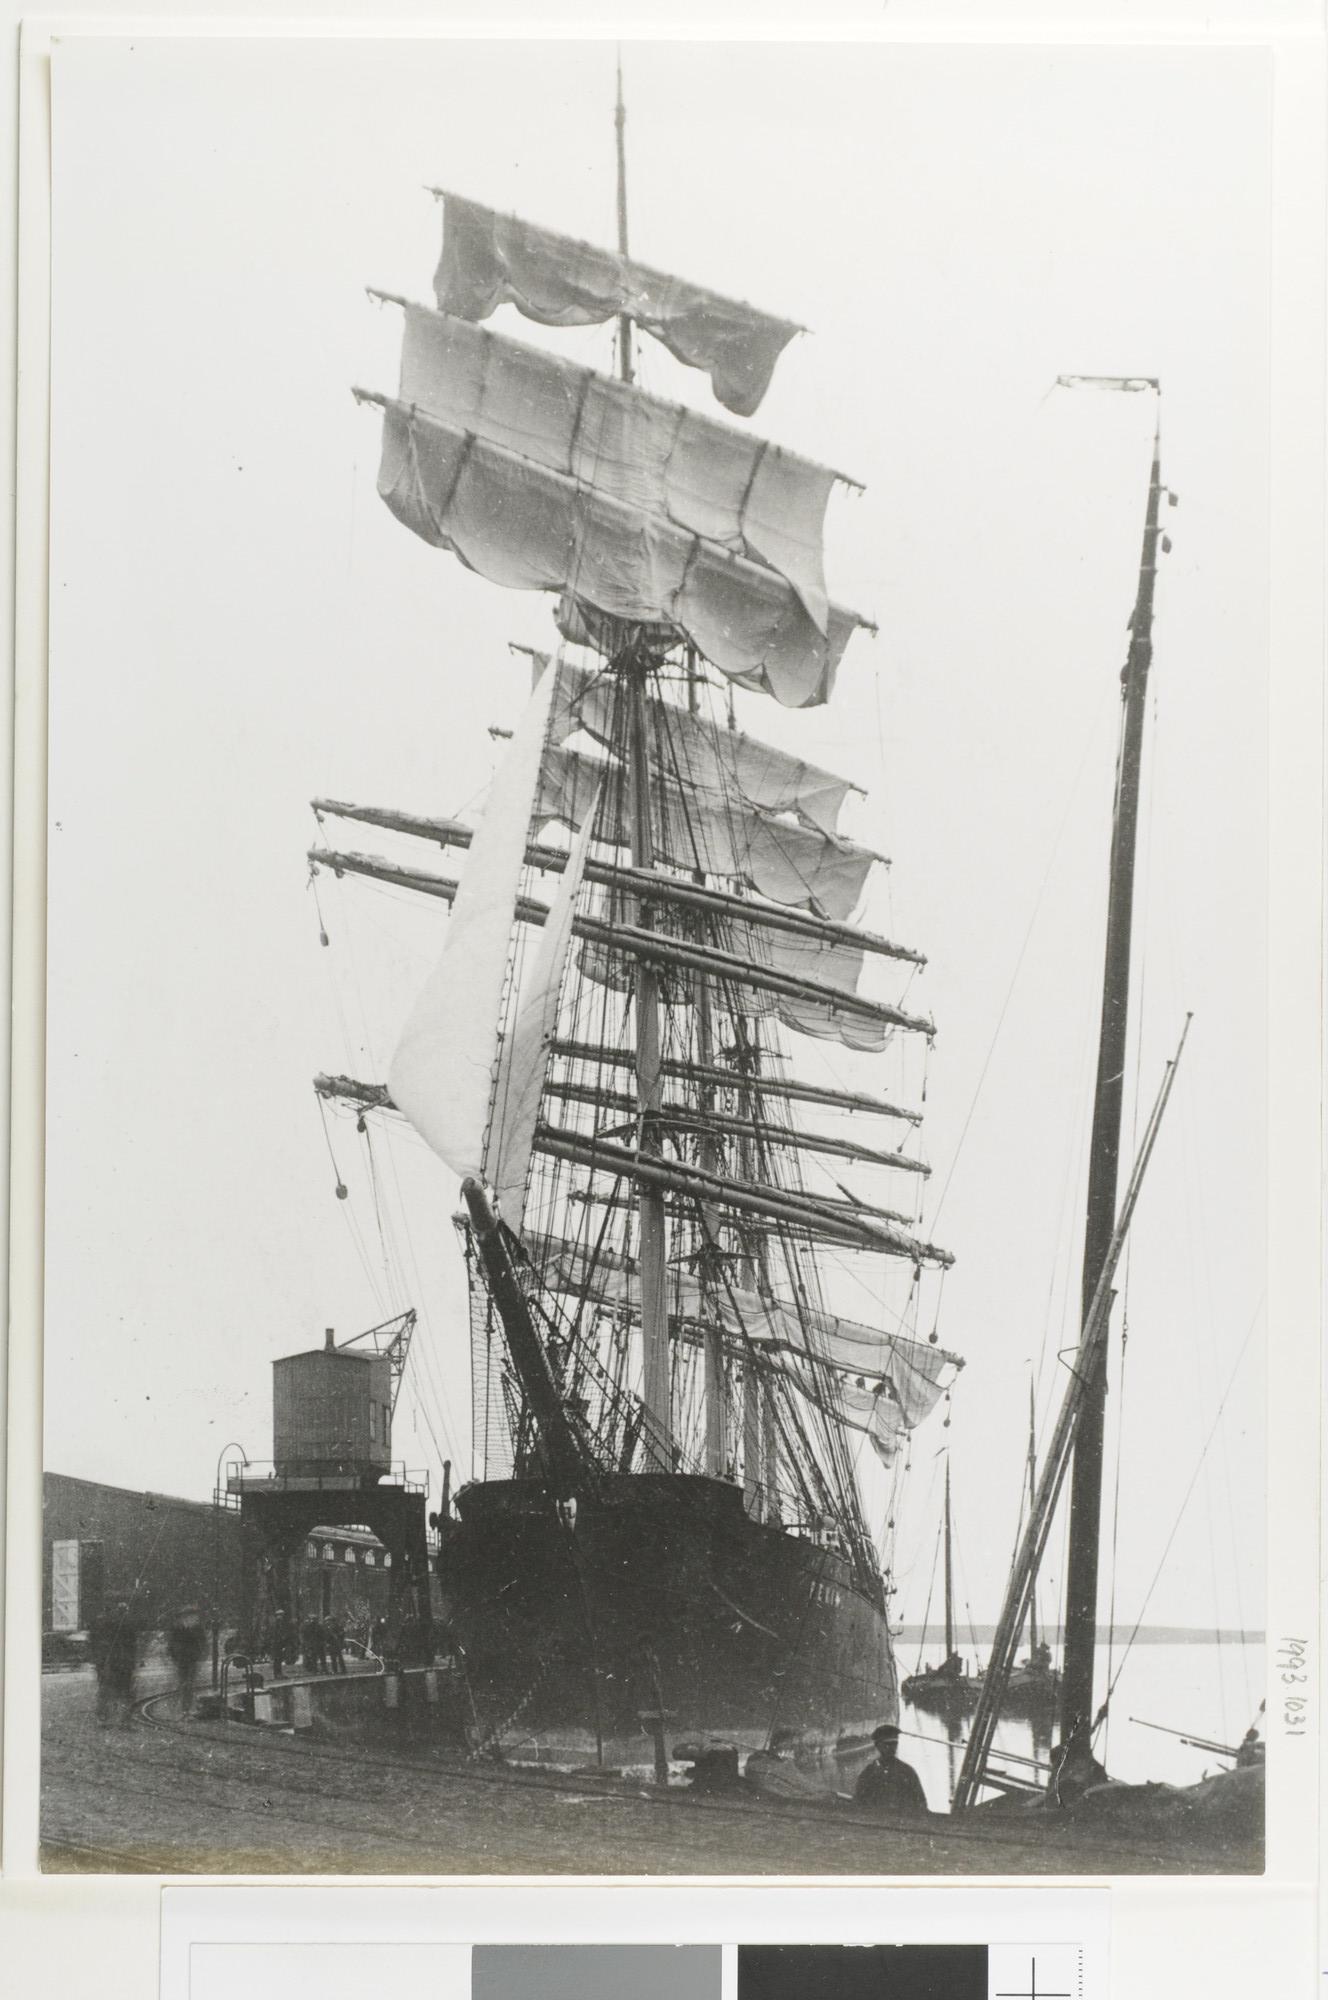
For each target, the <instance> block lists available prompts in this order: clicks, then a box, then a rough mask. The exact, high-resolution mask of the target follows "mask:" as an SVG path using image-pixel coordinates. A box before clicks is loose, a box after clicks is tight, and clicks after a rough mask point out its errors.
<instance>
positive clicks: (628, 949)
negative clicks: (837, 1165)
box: [309, 818, 933, 1054]
mask: <svg viewBox="0 0 1328 2000" xmlns="http://www.w3.org/2000/svg"><path fill="white" fill-rule="evenodd" d="M591 825H593V821H592V820H591V819H589V818H588V819H587V820H586V822H585V827H589V826H591ZM585 827H583V832H584V830H585ZM539 851H541V850H538V849H537V850H536V852H539ZM529 853H530V850H527V858H529ZM561 859H562V861H563V863H564V866H565V865H566V859H567V857H566V855H565V854H564V855H563V856H562V857H561ZM309 860H310V862H311V863H312V864H313V866H314V867H315V868H321V867H326V868H330V869H331V870H332V871H333V873H334V874H338V875H342V874H345V875H365V876H368V877H369V878H370V879H371V880H376V881H380V882H390V883H393V884H395V885H396V886H398V887H400V888H403V889H413V890H418V891H419V892H420V893H421V894H423V895H428V896H435V897H437V898H439V900H441V901H443V902H448V903H450V902H453V901H455V899H456V895H457V890H458V888H459V884H458V882H457V880H456V878H455V877H454V876H448V875H434V874H431V873H428V872H426V871H425V870H423V869H418V868H403V867H399V866H398V865H396V864H395V863H393V862H389V861H383V860H380V859H379V858H378V857H377V856H374V855H369V854H353V853H347V852H342V851H337V850H334V849H330V848H320V847H315V848H311V849H310V851H309ZM585 867H586V872H587V873H589V864H585ZM633 879H635V878H633ZM515 914H516V920H517V921H518V922H519V923H528V924H544V923H546V922H547V921H548V917H549V905H548V904H547V903H545V902H542V901H541V900H540V899H539V898H538V897H535V896H520V897H518V899H517V902H516V907H515ZM572 929H573V932H574V933H575V934H577V935H579V936H581V937H582V938H584V939H586V940H587V942H586V944H585V945H584V946H583V949H582V952H581V954H580V959H579V963H580V965H581V969H582V971H583V972H584V973H585V975H586V976H587V977H588V978H589V979H591V980H593V981H594V982H595V983H596V984H597V985H600V986H607V987H610V988H612V989H614V990H615V991H626V990H627V988H628V986H629V985H630V983H631V974H630V968H629V966H628V965H627V964H624V962H623V957H622V954H626V955H627V957H628V958H629V959H630V958H631V957H632V956H634V955H635V956H640V955H643V954H645V955H648V953H649V951H651V950H653V951H654V952H655V953H656V954H657V955H658V956H659V957H660V958H662V959H665V960H669V959H671V960H672V962H673V963H675V964H678V965H681V966H683V967H684V968H685V969H686V970H688V971H690V972H693V973H700V974H701V975H702V976H703V977H704V976H705V975H706V974H707V973H708V974H709V975H710V976H711V977H713V978H716V979H724V978H727V979H728V980H730V981H737V982H738V983H739V984H740V985H742V986H743V987H745V988H748V989H750V998H749V1007H750V1011H751V1013H753V1014H754V1015H756V1014H759V1015H774V1016H775V1017H776V1018H778V1019H779V1020H781V1021H783V1022H784V1024H785V1025H786V1026H787V1027H790V1028H793V1029H796V1030H797V1032H798V1033H800V1034H804V1035H811V1036H813V1037H815V1038H816V1039H817V1040H821V1041H839V1042H842V1043H843V1045H844V1046H845V1047H846V1048H851V1049H856V1050H858V1051H860V1052H863V1053H868V1054H870V1053H879V1052H880V1051H881V1050H882V1049H884V1048H885V1047H886V1045H887V1043H888V1041H889V1039H890V1034H891V1031H892V1030H893V1029H895V1028H906V1029H909V1030H911V1031H914V1032H917V1033H921V1034H926V1035H928V1036H930V1035H931V1033H932V1032H933V1030H932V1025H931V1022H930V1021H928V1020H925V1019H924V1018H923V1017H921V1016H918V1015H913V1014H909V1013H907V1012H905V1011H904V1010H903V1009H901V1008H895V1007H891V1006H890V1005H889V1004H888V1003H886V1002H878V1001H873V1000H870V999H866V998H864V997H862V996H860V995H858V993H857V983H858V979H859V976H860V974H861V971H862V964H863V953H862V951H861V949H860V948H859V947H856V946H852V945H846V944H844V943H842V942H841V941H839V940H838V939H836V938H830V939H821V940H816V939H815V938H811V939H808V938H803V937H800V936H798V935H796V934H791V933H789V932H787V931H785V932H780V931H778V930H774V931H769V930H764V929H762V927H761V926H760V925H759V924H753V923H751V922H749V921H748V920H747V919H745V918H743V917H737V918H735V919H732V920H730V922H729V925H728V932H729V943H728V945H727V946H726V947H725V948H723V949H721V948H719V947H715V946H709V945H703V944H697V943H695V942H688V941H685V940H684V941H681V942H677V941H674V940H673V939H672V937H671V934H670V933H669V932H667V931H661V932H658V933H655V934H653V937H652V938H651V939H650V940H649V942H648V943H647V941H646V939H645V934H643V933H640V932H638V931H636V930H634V929H633V927H631V926H614V925H612V924H608V923H605V922H602V921H598V920H596V919H594V918H591V917H580V916H574V917H573V920H572ZM771 975H773V976H771ZM795 981H796V982H798V984H797V985H796V986H795V985H794V984H793V982H795Z"/></svg>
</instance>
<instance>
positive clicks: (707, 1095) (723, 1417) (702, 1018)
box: [619, 70, 728, 1479]
mask: <svg viewBox="0 0 1328 2000" xmlns="http://www.w3.org/2000/svg"><path fill="white" fill-rule="evenodd" d="M619 75H620V77H621V70H620V71H619ZM698 678H699V676H698V668H697V664H696V652H695V649H694V648H693V647H691V646H689V647H688V648H687V708H688V712H689V713H690V714H691V715H693V716H695V715H696V714H697V713H698V712H699V709H700V701H699V698H698V686H697V682H698ZM693 879H694V880H695V881H696V882H697V883H698V884H699V885H700V886H702V887H704V885H705V872H704V870H702V869H699V868H698V869H696V870H695V871H694V878H693ZM696 1053H697V1057H698V1063H697V1068H696V1076H697V1080H698V1084H699V1088H700V1104H701V1110H702V1113H703V1115H704V1117H705V1118H706V1119H707V1121H709V1120H711V1119H713V1117H714V1112H715V1084H714V1080H713V1077H714V1061H715V1041H714V1023H713V1020H712V1018H711V1000H710V982H709V980H707V979H705V978H702V979H698V981H697V982H696ZM719 1152H720V1148H719V1141H718V1139H717V1137H716V1136H715V1134H714V1130H713V1127H712V1126H711V1125H710V1124H709V1123H707V1125H706V1126H705V1127H704V1128H703V1130H702V1133H701V1142H700V1146H699V1147H698V1157H699V1159H700V1163H701V1165H702V1166H703V1167H704V1168H706V1169H707V1170H708V1171H709V1172H710V1173H714V1172H715V1171H716V1170H717V1169H718V1167H719V1163H720V1160H719ZM700 1215H701V1234H702V1238H703V1241H702V1244H701V1249H700V1256H699V1271H700V1274H701V1277H702V1280H703V1283H704V1285H705V1286H706V1288H707V1289H709V1288H710V1287H711V1286H712V1285H713V1284H714V1281H715V1276H716V1267H717V1265H718V1263H719V1260H720V1258H721V1256H722V1254H723V1253H722V1251H721V1250H720V1248H719V1245H718V1244H717V1242H716V1241H715V1228H714V1223H713V1221H712V1216H713V1211H712V1210H711V1209H709V1208H706V1207H704V1206H703V1207H702V1209H701V1211H700ZM703 1341H704V1347H705V1469H706V1471H707V1473H708V1474H709V1475H710V1477H711V1478H712V1479H722V1478H723V1477H724V1474H725V1471H726V1470H727V1467H726V1464H725V1457H726V1453H727V1448H728V1373H727V1365H726V1360H725V1355H724V1334H723V1329H722V1328H721V1327H720V1325H719V1323H718V1321H717V1320H714V1321H711V1320H707V1322H706V1326H705V1331H704V1334H703Z"/></svg>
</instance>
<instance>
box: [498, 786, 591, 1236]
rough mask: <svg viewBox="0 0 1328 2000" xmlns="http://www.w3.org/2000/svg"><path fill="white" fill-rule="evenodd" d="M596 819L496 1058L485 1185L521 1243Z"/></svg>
mask: <svg viewBox="0 0 1328 2000" xmlns="http://www.w3.org/2000/svg"><path fill="white" fill-rule="evenodd" d="M594 818H595V816H594V813H593V812H591V813H589V814H588V815H587V817H586V823H585V825H584V827H583V828H582V829H581V832H580V833H579V834H578V835H577V838H576V840H575V842H574V844H573V847H572V852H571V855H570V856H569V858H568V863H567V867H566V869H565V870H564V872H563V878H562V880H561V882H560V883H559V884H558V893H557V895H556V896H555V898H554V900H553V904H552V906H551V908H550V910H549V916H548V921H547V922H546V924H545V926H544V930H543V933H542V935H541V937H540V943H539V950H538V951H537V952H536V954H535V963H534V965H533V966H532V967H531V970H530V976H529V979H528V980H526V981H525V982H523V984H522V988H521V994H520V999H519V1001H518V1003H517V1008H516V1019H515V1022H514V1024H513V1027H512V1030H511V1033H510V1034H509V1035H508V1036H506V1037H505V1039H504V1041H503V1044H502V1048H501V1051H500V1054H499V1061H498V1079H497V1084H496V1087H495V1090H494V1100H493V1119H492V1123H491V1125H490V1129H489V1141H488V1145H487V1146H486V1148H485V1163H484V1164H485V1178H486V1180H487V1181H488V1183H489V1185H490V1186H491V1187H492V1189H493V1191H494V1194H495V1196H496V1198H497V1203H498V1212H499V1214H500V1215H501V1216H502V1217H503V1220H504V1221H505V1222H506V1223H507V1225H508V1227H509V1228H510V1229H512V1230H514V1231H515V1232H516V1233H517V1234H518V1235H520V1233H521V1222H522V1216H523V1212H524V1207H525V1192H526V1176H527V1174H528V1172H529V1169H530V1156H531V1152H532V1150H533V1148H534V1144H535V1127H536V1126H537V1125H538V1123H539V1115H540V1099H541V1097H542V1096H543V1093H544V1085H545V1081H546V1079H547V1076H548V1072H549V1057H550V1055H551V1053H552V1050H553V1042H554V1036H555V1035H556V1033H557V1028H558V1000H559V996H560V995H561V993H562V986H563V979H564V977H565V975H566V972H567V955H568V953H569V951H570V950H571V948H572V924H573V919H574V917H575V915H576V899H577V896H578V895H579V893H580V890H581V878H582V876H583V874H584V873H585V866H586V854H587V852H588V850H589V847H590V837H591V830H592V828H593V826H594Z"/></svg>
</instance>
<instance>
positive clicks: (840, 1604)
mask: <svg viewBox="0 0 1328 2000" xmlns="http://www.w3.org/2000/svg"><path fill="white" fill-rule="evenodd" d="M457 1507H458V1513H459V1515H460V1520H459V1522H455V1523H453V1524H452V1525H451V1526H450V1528H449V1531H448V1535H447V1540H446V1544H445V1547H444V1551H443V1557H442V1584H443V1589H442V1595H443V1607H444V1615H445V1617H446V1619H447V1621H448V1624H449V1626H450V1632H451V1637H452V1639H453V1641H454V1642H455V1643H456V1644H458V1645H459V1646H460V1648H461V1653H462V1658H463V1662H464V1669H465V1676H466V1680H467V1683H468V1698H469V1700H470V1702H471V1704H472V1727H473V1729H474V1730H475V1732H476V1733H477V1734H478V1735H479V1736H480V1738H481V1740H485V1739H489V1740H493V1741H496V1742H501V1744H502V1746H503V1747H504V1749H505V1750H506V1751H507V1752H508V1753H509V1754H512V1755H521V1754H526V1755H537V1756H544V1757H550V1758H558V1757H579V1758H584V1757H590V1758H602V1759H603V1761H605V1762H609V1763H614V1764H622V1763H646V1764H648V1763H649V1762H650V1761H651V1758H652V1755H653V1737H652V1731H651V1725H650V1723H649V1722H648V1721H643V1720H642V1718H643V1717H649V1716H650V1715H652V1714H662V1715H663V1717H664V1728H665V1734H666V1741H667V1744H668V1746H669V1747H670V1749H675V1748H683V1747H687V1748H691V1747H695V1746H705V1745H708V1744H711V1745H714V1746H716V1747H719V1746H722V1745H735V1746H737V1747H738V1748H739V1750H740V1751H741V1750H752V1749H759V1748H763V1747H764V1746H765V1745H766V1744H767V1743H768V1741H769V1738H770V1736H771V1734H772V1732H773V1731H776V1730H779V1729H789V1730H795V1731H797V1732H798V1733H799V1735H800V1737H801V1739H802V1740H801V1745H800V1747H799V1750H798V1753H797V1761H798V1764H799V1765H800V1766H801V1767H802V1768H803V1769H804V1770H806V1771H808V1772H809V1773H810V1772H812V1771H819V1772H821V1773H822V1774H823V1775H824V1777H825V1778H826V1779H827V1780H828V1781H829V1782H830V1783H831V1784H843V1783H846V1782H850V1781H851V1779H852V1777H853V1776H854V1775H855V1774H856V1772H857V1771H858V1770H860V1769H861V1768H862V1766H863V1764H864V1763H866V1762H867V1761H868V1759H869V1758H870V1755H871V1744H870V1734H871V1730H872V1729H873V1728H874V1727H875V1726H876V1725H877V1724H878V1723H880V1722H883V1721H894V1720H895V1718H896V1715H897V1712H898V1692H897V1683H896V1677H895V1669H894V1660H893V1656H892V1653H891V1648H890V1637H889V1631H888V1627H887V1624H886V1619H885V1614H884V1612H883V1611H882V1610H881V1609H880V1607H879V1606H878V1605H876V1604H873V1603H872V1602H871V1601H870V1599H869V1598H868V1597H867V1596H865V1595H864V1594H863V1593H862V1591H861V1590H860V1589H858V1588H857V1587H855V1585H854V1583H853V1580H852V1572H851V1568H850V1565H849V1563H848V1562H847V1561H846V1560H845V1559H844V1557H842V1556H841V1555H840V1554H839V1553H838V1552H837V1551H835V1550H832V1549H827V1548H823V1547H821V1546H820V1545H819V1544H818V1543H816V1542H814V1541H811V1540H807V1539H805V1538H803V1537H800V1536H797V1535H794V1534H790V1533H788V1532H786V1531H785V1530H784V1529H782V1528H780V1527H778V1526H773V1525H771V1526H767V1525H763V1524H761V1523H758V1522H755V1521H752V1520H750V1519H749V1518H748V1516H747V1514H746V1512H745V1510H744V1507H743V1501H742V1495H741V1493H740V1492H739V1491H738V1490H737V1489H736V1488H735V1487H733V1486H731V1485H729V1484H727V1483H725V1482H723V1481H720V1480H712V1479H702V1478H693V1477H688V1476H684V1475H681V1474H679V1475H676V1476H673V1477H670V1476H668V1475H658V1476H655V1475H641V1476H634V1477H623V1478H617V1479H609V1480H607V1481H604V1482H601V1484H600V1486H599V1489H598V1491H597V1493H596V1495H595V1497H594V1498H590V1497H582V1498H581V1499H580V1500H579V1501H578V1503H577V1504H576V1507H575V1513H574V1515H573V1514H572V1510H571V1509H570V1508H567V1509H563V1510H561V1511H560V1510H559V1509H558V1508H557V1507H556V1506H555V1505H554V1504H553V1502H552V1501H551V1500H550V1499H549V1497H548V1495H547V1494H546V1492H545V1491H544V1489H543V1488H542V1487H541V1486H539V1485H538V1484H537V1483H536V1482H534V1481H525V1480H513V1481H492V1482H488V1483H486V1484H483V1485H475V1486H471V1487H469V1488H467V1489H466V1490H465V1491H464V1492H463V1493H461V1494H460V1495H459V1496H458V1502H457Z"/></svg>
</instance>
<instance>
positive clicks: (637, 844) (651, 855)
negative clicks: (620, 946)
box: [614, 54, 673, 1465]
mask: <svg viewBox="0 0 1328 2000" xmlns="http://www.w3.org/2000/svg"><path fill="white" fill-rule="evenodd" d="M626 126H627V111H626V107H625V106H624V104H623V90H622V56H621V54H620V55H619V57H618V98H617V105H616V107H615V112H614V132H615V138H616V142H617V143H616V151H617V180H618V251H619V254H620V255H621V256H623V257H625V256H626V255H627V143H626ZM618 377H619V380H620V381H622V382H626V383H629V384H630V383H631V381H632V380H633V370H632V322H631V318H630V316H629V315H628V314H627V313H625V312H624V313H621V314H619V317H618ZM614 664H615V665H616V666H617V667H618V670H619V674H620V685H621V687H622V691H623V695H624V698H625V700H626V703H627V789H628V797H629V810H628V818H629V824H630V830H631V856H632V866H633V868H642V869H653V868H654V865H655V842H654V833H653V829H652V827H651V815H650V744H649V716H650V705H649V701H648V698H647V680H648V677H649V671H650V668H649V660H648V656H647V654H646V652H645V650H644V648H640V649H636V648H633V647H632V646H631V645H630V644H629V645H628V646H627V647H626V648H625V649H624V652H623V654H622V655H620V657H619V659H618V660H617V661H615V663H614ZM636 921H637V923H638V925H639V926H640V928H641V929H642V930H647V931H648V930H652V929H653V928H654V923H655V913H654V910H653V908H652V907H651V905H650V904H649V903H648V902H647V901H646V900H645V899H644V898H641V899H639V900H638V902H637V906H636ZM633 986H634V995H635V1001H636V1095H637V1109H638V1113H639V1116H640V1150H641V1153H642V1155H643V1156H644V1157H645V1158H647V1159H651V1158H654V1159H659V1158H660V1157H661V1156H662V1154H663V1150H664V1149H663V1145H662V1143H661V1129H660V1122H659V1109H660V1102H661V1094H662V1089H663V1078H662V1075H661V1071H660V1054H661V1050H660V1039H659V973H658V970H657V968H656V966H655V965H654V964H653V963H651V962H650V961H648V960H645V959H641V960H638V961H637V965H636V969H635V973H634V976H633ZM637 1216H638V1220H639V1224H640V1230H641V1246H640V1263H641V1352H642V1384H641V1396H642V1401H643V1402H644V1404H645V1408H646V1415H647V1419H648V1421H649V1423H650V1426H651V1430H652V1434H653V1439H654V1442H655V1444H656V1446H657V1447H659V1448H661V1449H662V1450H663V1452H664V1454H665V1461H666V1465H667V1462H668V1459H669V1457H670V1456H671V1450H672V1444H673V1399H672V1395H671V1388H670V1381H669V1301H668V1289H667V1287H668V1222H667V1219H666V1216H665V1208H664V1190H663V1188H662V1187H659V1186H656V1185H651V1184H650V1183H648V1182H645V1181H643V1182H641V1183H640V1184H639V1185H638V1189H637Z"/></svg>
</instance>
